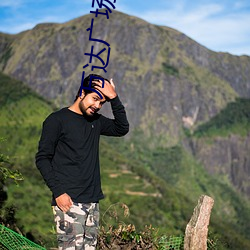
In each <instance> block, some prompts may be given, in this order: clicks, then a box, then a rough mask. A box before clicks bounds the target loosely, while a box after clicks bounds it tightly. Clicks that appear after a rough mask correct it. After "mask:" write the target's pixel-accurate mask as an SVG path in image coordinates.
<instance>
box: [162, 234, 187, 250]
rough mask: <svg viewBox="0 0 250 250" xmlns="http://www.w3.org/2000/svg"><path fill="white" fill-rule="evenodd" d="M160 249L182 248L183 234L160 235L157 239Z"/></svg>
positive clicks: (173, 249) (179, 249) (180, 249)
mask: <svg viewBox="0 0 250 250" xmlns="http://www.w3.org/2000/svg"><path fill="white" fill-rule="evenodd" d="M159 244H160V246H161V248H160V249H166V250H182V249H183V245H184V236H169V237H164V236H163V237H162V238H161V239H160V241H159Z"/></svg>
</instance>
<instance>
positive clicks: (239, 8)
mask: <svg viewBox="0 0 250 250" xmlns="http://www.w3.org/2000/svg"><path fill="white" fill-rule="evenodd" d="M94 1H95V2H97V1H96V0H94ZM109 1H111V2H112V3H114V2H115V0H109ZM99 2H100V0H99ZM103 3H106V4H108V3H107V2H106V0H103ZM108 5H109V4H108ZM114 5H115V7H116V10H118V11H121V12H124V13H127V14H129V15H134V16H137V17H140V18H142V19H144V20H146V21H148V22H150V23H153V24H158V25H164V26H168V27H171V28H174V29H177V30H179V31H181V32H183V33H185V34H186V35H188V36H189V37H191V38H192V39H194V40H196V41H197V42H199V43H200V44H202V45H204V46H206V47H207V48H209V49H211V50H214V51H222V52H229V53H231V54H234V55H249V56H250V1H249V0H192V1H191V0H154V1H152V0H116V3H114ZM91 6H92V0H0V31H1V32H5V33H11V34H15V33H18V32H20V31H23V30H27V29H32V28H33V27H34V26H35V25H36V24H38V23H44V22H58V23H63V22H66V21H69V20H71V19H73V18H76V17H79V16H81V15H85V14H88V13H89V11H91V10H94V9H93V8H92V7H91ZM96 6H97V4H95V7H96Z"/></svg>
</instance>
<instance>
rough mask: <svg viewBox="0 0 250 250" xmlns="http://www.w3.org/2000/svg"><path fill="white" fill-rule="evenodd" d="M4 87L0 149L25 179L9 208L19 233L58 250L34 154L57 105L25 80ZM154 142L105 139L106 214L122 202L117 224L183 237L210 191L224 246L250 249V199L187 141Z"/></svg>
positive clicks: (11, 190)
mask: <svg viewBox="0 0 250 250" xmlns="http://www.w3.org/2000/svg"><path fill="white" fill-rule="evenodd" d="M0 82H1V89H0V91H1V93H3V94H4V95H2V98H1V101H0V102H1V112H0V113H1V126H0V134H1V136H4V137H6V139H7V141H6V142H5V143H4V144H1V153H5V154H8V155H10V156H11V157H12V158H13V157H14V158H13V159H14V163H15V165H14V168H15V169H19V170H20V171H21V172H22V173H23V175H24V181H23V182H22V183H20V184H19V186H16V185H15V184H10V183H9V184H7V185H8V196H9V197H8V202H7V205H14V206H15V208H16V217H17V225H18V226H19V227H20V228H22V229H23V230H24V231H25V232H26V233H29V234H32V235H33V236H34V238H35V240H36V242H38V243H40V244H42V245H45V246H46V247H52V246H55V245H56V243H55V235H54V227H53V225H54V224H53V216H52V211H51V208H50V192H49V190H48V188H47V187H46V186H45V184H44V183H43V181H42V180H41V176H40V174H39V173H38V170H36V167H35V165H34V155H35V152H36V150H37V143H38V140H39V134H40V131H41V124H42V121H43V120H44V119H45V117H46V116H47V115H48V114H49V113H50V112H52V111H53V110H54V108H53V107H52V106H51V105H50V104H49V103H48V102H47V101H45V100H44V99H43V98H41V97H39V96H38V95H37V94H36V93H34V92H32V91H31V90H30V89H28V88H27V87H26V86H25V85H24V84H23V83H22V82H20V81H16V80H13V79H11V78H9V77H8V76H6V75H4V74H2V73H1V74H0ZM149 145H150V144H148V139H147V138H145V137H144V136H143V131H136V132H134V134H133V135H131V138H128V139H125V140H123V139H121V138H105V137H104V138H102V140H101V145H100V154H101V159H100V160H101V168H102V183H103V190H104V193H105V195H106V198H105V199H104V200H103V201H102V202H101V209H102V215H103V216H104V215H105V213H106V212H105V211H106V210H107V209H108V208H109V206H112V205H114V204H117V203H119V204H117V206H115V212H116V213H117V214H118V215H119V218H118V220H119V221H124V222H126V223H133V224H135V225H136V228H137V229H138V230H142V229H143V227H144V226H145V225H150V224H151V225H153V226H154V227H157V228H159V229H160V232H161V233H165V234H168V235H179V234H183V233H184V231H185V226H186V224H187V222H188V221H189V219H190V217H191V215H192V211H193V208H194V206H195V205H196V202H197V199H198V198H199V196H200V195H201V194H207V195H210V196H212V197H213V198H214V199H215V206H214V209H213V212H212V218H211V226H210V232H211V233H212V234H211V237H214V238H218V239H219V245H220V247H221V248H219V249H237V248H236V247H238V246H240V248H238V249H247V248H248V247H249V246H250V242H249V240H247V235H248V233H249V231H250V228H249V225H248V221H249V219H250V218H249V217H250V216H249V214H248V211H249V210H248V209H249V207H250V206H249V202H247V201H246V200H245V199H244V198H242V197H240V196H239V194H238V193H237V192H236V191H235V190H234V189H233V188H232V187H231V186H230V184H229V183H228V182H226V181H224V180H221V179H219V178H216V177H212V176H210V175H208V174H207V172H206V170H205V169H204V168H203V166H202V165H201V164H199V163H198V162H197V161H196V160H195V158H194V157H193V156H192V155H191V154H189V153H188V152H187V151H186V150H185V148H184V147H183V146H182V145H181V144H178V145H176V146H174V147H169V148H163V147H158V148H157V147H156V148H154V149H152V148H150V146H149ZM123 203H125V204H126V205H127V206H128V207H129V209H130V216H129V217H128V218H125V217H123V216H122V215H121V214H122V208H121V206H120V204H123ZM112 211H113V210H112ZM113 212H114V211H113ZM38 215H39V216H38ZM101 222H102V224H103V225H104V226H105V225H106V224H107V225H109V224H110V223H111V224H117V223H118V222H117V221H116V220H115V219H110V214H109V210H108V216H104V217H102V220H101Z"/></svg>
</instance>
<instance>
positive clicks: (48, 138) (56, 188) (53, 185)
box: [36, 114, 65, 198]
mask: <svg viewBox="0 0 250 250" xmlns="http://www.w3.org/2000/svg"><path fill="white" fill-rule="evenodd" d="M60 134H61V123H60V121H59V120H58V119H57V118H56V117H55V115H54V114H51V115H50V116H49V117H48V118H47V119H46V120H45V121H44V123H43V128H42V134H41V138H40V141H39V145H38V152H37V154H36V166H37V168H38V169H39V171H40V172H41V174H42V176H43V178H44V180H45V182H46V184H47V185H48V187H49V188H50V190H51V191H52V193H53V196H54V197H55V198H56V197H58V196H60V195H61V194H63V193H65V191H64V190H63V187H62V185H61V184H60V182H59V180H58V179H57V178H56V175H55V172H54V170H53V166H52V159H53V156H54V153H55V148H56V145H57V142H58V140H59V137H60Z"/></svg>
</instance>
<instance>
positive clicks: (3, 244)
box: [0, 224, 46, 250]
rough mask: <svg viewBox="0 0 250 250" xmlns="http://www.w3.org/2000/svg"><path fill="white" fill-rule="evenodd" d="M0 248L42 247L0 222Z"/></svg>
mask: <svg viewBox="0 0 250 250" xmlns="http://www.w3.org/2000/svg"><path fill="white" fill-rule="evenodd" d="M0 249H1V250H5V249H7V250H24V249H43V250H46V248H44V247H41V246H39V245H37V244H35V243H34V242H32V241H30V240H28V239H27V238H25V237H23V236H22V235H20V234H18V233H16V232H14V231H12V230H10V229H9V228H7V227H5V226H3V225H1V224H0Z"/></svg>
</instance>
